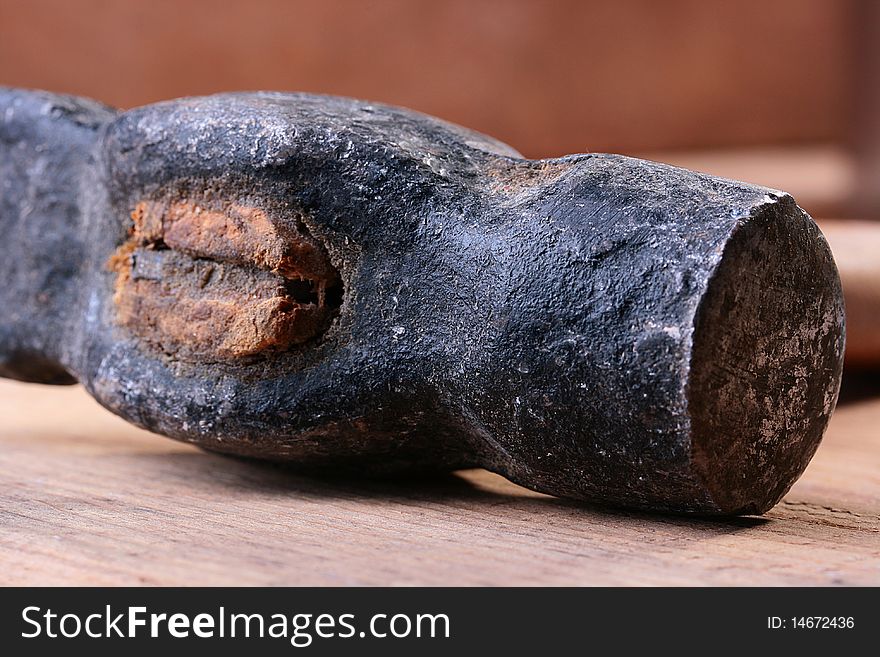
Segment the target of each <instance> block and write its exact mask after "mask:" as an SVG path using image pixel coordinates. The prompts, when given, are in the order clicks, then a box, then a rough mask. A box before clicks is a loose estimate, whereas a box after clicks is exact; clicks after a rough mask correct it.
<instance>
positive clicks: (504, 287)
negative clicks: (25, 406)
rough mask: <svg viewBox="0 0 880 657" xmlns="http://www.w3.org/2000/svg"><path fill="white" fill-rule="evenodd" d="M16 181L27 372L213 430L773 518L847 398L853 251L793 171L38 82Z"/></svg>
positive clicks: (277, 447)
mask: <svg viewBox="0 0 880 657" xmlns="http://www.w3.org/2000/svg"><path fill="white" fill-rule="evenodd" d="M0 184H2V188H0V191H2V193H0V203H2V205H0V208H2V215H0V254H2V259H0V276H2V279H3V280H4V281H6V282H7V284H6V285H5V286H4V287H2V288H0V304H2V305H0V308H2V311H0V374H2V375H4V376H8V377H13V378H19V379H24V380H32V381H40V382H45V383H68V382H72V381H74V380H76V381H79V382H81V383H82V384H83V385H84V386H85V387H86V388H87V389H88V390H89V391H90V392H91V394H92V395H94V396H95V398H96V399H97V400H98V401H99V402H100V403H101V404H103V405H104V406H106V407H107V408H109V409H110V410H111V411H113V412H114V413H117V414H118V415H120V416H122V417H124V418H126V419H127V420H129V421H131V422H133V423H135V424H138V425H139V426H142V427H144V428H147V429H149V430H152V431H155V432H157V433H161V434H164V435H167V436H171V437H173V438H178V439H181V440H185V441H188V442H193V443H196V444H198V445H200V446H202V447H205V448H207V449H211V450H216V451H220V452H225V453H230V454H238V455H245V456H252V457H260V458H266V459H273V460H280V461H290V462H295V463H298V464H301V465H302V466H303V467H307V468H313V469H317V470H321V469H332V470H334V471H341V470H348V471H356V472H363V473H370V474H381V473H386V472H395V471H401V470H420V469H421V470H429V469H453V468H460V467H471V466H482V467H486V468H489V469H490V470H493V471H496V472H499V473H501V474H504V475H506V476H508V477H509V478H511V479H512V480H513V481H516V482H517V483H520V484H522V485H525V486H528V487H530V488H533V489H535V490H539V491H543V492H546V493H551V494H554V495H561V496H566V497H573V498H578V499H584V500H590V501H599V502H604V503H610V504H614V505H622V506H629V507H638V508H646V509H657V510H672V511H682V512H698V513H710V514H712V513H760V512H763V511H764V510H766V509H768V508H770V507H771V506H772V505H773V504H775V503H776V502H777V501H778V500H779V499H780V498H781V496H782V495H783V494H784V493H785V492H786V491H787V490H788V488H789V487H790V486H791V484H792V483H794V481H795V480H796V479H797V477H798V476H799V475H800V473H801V472H802V471H803V469H804V468H805V467H806V465H807V463H808V462H809V459H810V457H811V456H812V454H813V452H814V451H815V449H816V447H817V446H818V444H819V441H820V440H821V436H822V433H823V432H824V429H825V426H826V424H827V422H828V419H829V417H830V415H831V412H832V410H833V407H834V404H835V401H836V397H837V391H838V386H839V382H840V374H841V367H842V356H843V347H844V326H843V303H842V295H841V290H840V283H839V280H838V276H837V271H836V268H835V265H834V262H833V260H832V257H831V254H830V251H829V249H828V246H827V244H826V242H825V240H824V239H823V237H822V236H821V234H820V233H819V231H818V229H817V228H816V226H815V224H814V223H813V222H812V220H811V219H810V218H809V217H808V216H807V215H806V214H805V213H804V212H803V211H802V210H801V209H800V208H798V207H797V205H796V204H795V202H794V201H793V200H792V199H791V197H790V196H788V195H787V194H784V193H782V192H778V191H774V190H770V189H766V188H762V187H756V186H753V185H747V184H744V183H738V182H734V181H729V180H722V179H719V178H715V177H712V176H708V175H704V174H699V173H694V172H691V171H686V170H682V169H677V168H674V167H670V166H666V165H663V164H658V163H654V162H647V161H642V160H636V159H631V158H627V157H622V156H617V155H604V154H586V155H573V156H569V157H564V158H559V159H552V160H537V161H531V160H525V159H523V158H521V157H520V156H519V155H518V154H517V153H516V152H515V151H513V150H512V149H510V148H509V147H507V146H505V145H503V144H500V143H498V142H496V141H494V140H492V139H490V138H488V137H485V136H482V135H479V134H476V133H473V132H470V131H468V130H465V129H463V128H460V127H457V126H453V125H450V124H447V123H444V122H442V121H439V120H437V119H433V118H431V117H427V116H424V115H421V114H417V113H414V112H410V111H407V110H403V109H398V108H393V107H388V106H384V105H378V104H373V103H366V102H360V101H354V100H348V99H341V98H330V97H323V96H309V95H296V94H278V93H250V94H228V95H220V96H212V97H207V98H194V99H183V100H176V101H171V102H166V103H159V104H156V105H151V106H147V107H143V108H139V109H134V110H131V111H128V112H122V113H117V112H114V111H113V110H110V109H107V108H105V107H102V106H99V105H96V104H95V103H92V102H91V101H85V100H81V99H74V98H70V97H63V96H57V95H53V94H47V93H42V92H29V91H19V90H2V91H0ZM145 217H146V218H145Z"/></svg>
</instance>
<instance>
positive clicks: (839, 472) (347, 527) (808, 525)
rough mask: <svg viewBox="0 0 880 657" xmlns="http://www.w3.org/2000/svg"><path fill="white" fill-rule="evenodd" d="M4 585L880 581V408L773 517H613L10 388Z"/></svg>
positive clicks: (496, 484) (838, 419) (831, 441)
mask: <svg viewBox="0 0 880 657" xmlns="http://www.w3.org/2000/svg"><path fill="white" fill-rule="evenodd" d="M0 499H2V501H0V582H2V583H3V584H18V585H35V584H59V585H61V584H63V585H71V584H96V585H101V584H110V585H115V584H164V585H179V584H193V585H195V584H207V585H215V584H217V585H221V584H255V585H264V584H269V585H273V584H289V585H325V584H327V585H358V584H366V585H374V584H375V585H397V584H427V585H471V584H476V585H479V584H510V585H514V584H524V585H532V584H552V585H569V584H572V585H592V584H611V585H616V584H649V585H666V584H668V585H679V584H695V585H703V584H735V585H739V584H759V585H764V584H767V585H775V584H782V585H786V584H875V585H876V584H880V397H874V398H871V397H868V398H863V399H861V400H855V401H850V402H847V403H845V404H843V405H841V406H840V407H839V408H838V410H837V412H836V414H835V416H834V419H833V421H832V424H831V427H830V429H829V431H828V434H827V436H826V438H825V441H824V443H823V444H822V446H821V447H820V449H819V452H818V454H817V455H816V457H815V459H814V461H813V462H812V464H811V465H810V467H809V469H808V470H807V472H806V474H805V475H804V477H803V478H802V479H801V480H800V481H799V482H798V483H797V484H796V485H795V487H794V489H792V491H791V492H790V493H789V495H788V496H787V497H786V498H785V500H784V501H783V502H782V503H781V504H779V505H778V506H777V507H776V508H774V509H773V510H771V511H770V512H769V513H768V514H767V515H766V516H764V517H762V518H738V519H727V520H717V519H716V520H701V519H691V518H683V517H675V516H662V515H649V514H637V513H628V512H621V511H611V510H603V509H598V508H594V507H587V506H583V505H578V504H574V503H570V502H565V501H561V500H557V499H554V498H551V497H547V496H544V495H539V494H536V493H532V492H530V491H527V490H525V489H522V488H519V487H517V486H514V485H513V484H510V483H508V482H506V481H505V480H504V479H502V478H500V477H497V476H495V475H492V474H489V473H486V472H483V471H468V472H463V473H459V474H455V475H448V476H444V477H438V478H435V479H430V480H410V481H394V482H387V481H386V482H375V481H374V482H357V481H351V480H348V481H327V480H317V479H311V478H308V477H304V476H301V475H297V474H293V473H291V472H289V471H287V470H284V469H282V468H278V467H275V466H271V465H265V464H259V463H251V462H243V461H238V460H234V459H230V458H225V457H221V456H217V455H213V454H208V453H205V452H202V451H200V450H198V449H195V448H193V447H190V446H187V445H183V444H180V443H176V442H173V441H171V440H168V439H165V438H161V437H157V436H153V435H150V434H148V433H146V432H143V431H140V430H138V429H134V428H132V427H131V426H129V425H127V424H126V423H124V422H123V421H121V420H119V419H117V418H115V417H113V416H112V415H110V414H109V413H107V412H106V411H104V410H103V409H101V408H99V407H98V405H97V404H96V403H94V402H93V401H92V400H91V399H90V398H89V397H87V395H86V394H85V393H84V392H83V391H82V389H80V388H49V387H39V386H32V385H24V384H18V383H13V382H8V381H0Z"/></svg>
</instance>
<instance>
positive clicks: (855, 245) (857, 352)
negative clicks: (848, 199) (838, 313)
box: [818, 220, 880, 368]
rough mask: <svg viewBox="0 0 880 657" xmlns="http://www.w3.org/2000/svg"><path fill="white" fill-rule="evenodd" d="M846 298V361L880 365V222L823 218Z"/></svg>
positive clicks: (870, 365)
mask: <svg viewBox="0 0 880 657" xmlns="http://www.w3.org/2000/svg"><path fill="white" fill-rule="evenodd" d="M818 223H819V227H820V228H821V229H822V232H823V233H824V234H825V237H826V238H827V239H828V243H829V244H830V245H831V251H832V252H833V253H834V259H835V260H836V261H837V267H838V269H839V270H840V279H841V281H842V283H843V294H844V297H845V299H846V364H847V366H848V367H859V368H867V367H880V222H874V221H855V220H822V221H819V222H818Z"/></svg>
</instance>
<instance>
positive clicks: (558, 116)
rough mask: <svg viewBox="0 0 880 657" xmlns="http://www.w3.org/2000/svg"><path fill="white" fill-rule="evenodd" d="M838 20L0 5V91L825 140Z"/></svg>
mask: <svg viewBox="0 0 880 657" xmlns="http://www.w3.org/2000/svg"><path fill="white" fill-rule="evenodd" d="M850 8H851V7H850V3H849V2H833V1H831V0H827V1H826V0H777V1H773V2H769V1H762V0H742V1H738V2H726V1H722V0H666V1H663V2H661V1H655V0H631V1H624V2H578V1H576V0H555V1H548V0H542V1H538V0H535V1H533V2H516V1H507V2H502V1H497V2H494V1H482V2H480V1H478V0H447V1H446V2H438V1H431V0H427V1H414V0H389V1H386V0H377V1H374V2H367V1H362V2H357V1H354V0H352V1H349V2H346V1H342V0H324V1H323V2H308V3H307V2H294V1H285V0H238V1H228V2H211V1H208V0H149V1H134V0H119V1H117V2H103V1H101V0H77V1H68V0H54V1H53V0H30V1H24V0H22V1H21V2H16V1H15V0H0V84H7V85H16V86H29V87H42V88H47V89H52V90H56V91H66V92H71V93H77V94H83V95H89V96H94V97H97V98H100V99H102V100H104V101H106V102H109V103H112V104H116V105H120V106H124V107H127V106H132V105H138V104H143V103H149V102H153V101H156V100H160V99H164V98H169V97H174V96H182V95H193V94H206V93H212V92H216V91H221V90H227V89H282V90H306V91H313V92H324V93H335V94H343V95H351V96H359V97H365V98H369V99H373V100H382V101H386V102H390V103H396V104H400V105H405V106H409V107H413V108H416V109H420V110H423V111H425V112H429V113H432V114H437V115H440V116H442V117H445V118H447V119H450V120H452V121H456V122H458V123H462V124H465V125H468V126H471V127H474V128H477V129H480V130H483V131H485V132H489V133H491V134H493V135H495V136H498V137H500V138H501V139H503V140H505V141H508V142H509V143H511V144H513V145H514V146H516V147H518V148H520V149H521V150H522V151H524V152H525V153H526V154H528V155H532V156H537V155H551V154H561V153H564V152H570V151H583V150H622V151H628V150H639V149H655V148H669V147H683V146H693V145H728V144H736V143H755V142H764V141H793V140H816V139H825V138H839V137H841V136H842V135H843V133H844V131H845V127H846V123H847V118H846V117H847V111H848V110H847V107H848V102H849V99H848V96H847V93H848V92H847V90H848V89H849V88H850V82H849V74H848V70H849V59H848V58H849V54H848V53H849V50H850V44H849V40H848V36H847V35H848V30H849V28H850V26H849V25H848V22H849V20H850V19H849V15H850Z"/></svg>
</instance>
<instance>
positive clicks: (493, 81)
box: [0, 0, 880, 365]
mask: <svg viewBox="0 0 880 657" xmlns="http://www.w3.org/2000/svg"><path fill="white" fill-rule="evenodd" d="M878 44H880V1H873V0H837V1H833V0H764V1H761V0H740V1H738V2H726V1H724V0H665V1H664V2H657V1H655V0H622V1H616V2H600V1H587V0H584V1H577V0H532V1H526V0H520V1H517V0H508V1H501V0H482V1H478V0H446V1H445V2H437V1H436V0H435V1H429V0H363V1H359V2H358V1H355V0H324V1H323V2H305V1H299V0H227V1H222V0H215V1H209V0H151V1H138V0H117V1H115V2H111V1H109V0H76V1H65V0H21V1H16V0H0V84H4V85H10V86H21V87H38V88H44V89H49V90H52V91H56V92H68V93H72V94H78V95H85V96H91V97H94V98H97V99H100V100H103V101H104V102H107V103H109V104H112V105H116V106H120V107H123V108H128V107H132V106H136V105H141V104H145V103H151V102H154V101H157V100H162V99H167V98H172V97H177V96H186V95H199V94H209V93H214V92H218V91H226V90H242V89H273V90H297V91H309V92H318V93H329V94H340V95H346V96H355V97H362V98H367V99H371V100H376V101H383V102H387V103H393V104H398V105H403V106H406V107H410V108H414V109H417V110H421V111H423V112H427V113H429V114H434V115H437V116H440V117H443V118H445V119H447V120H450V121H453V122H456V123H460V124H463V125H466V126H468V127H471V128H475V129H477V130H480V131H483V132H486V133H489V134H491V135H493V136H495V137H498V138H500V139H502V140H503V141H506V142H508V143H509V144H511V145H512V146H514V147H515V148H518V149H519V150H520V151H522V152H523V153H524V154H525V155H526V156H528V157H550V156H557V155H562V154H565V153H571V152H583V151H614V152H623V153H627V154H632V155H640V156H646V157H650V158H652V159H661V160H665V161H669V162H672V163H678V164H682V165H684V166H688V167H690V168H695V169H700V170H704V171H709V172H711V173H717V174H720V175H725V176H728V177H734V178H739V179H744V180H748V181H752V182H757V183H762V184H765V185H768V186H772V187H778V188H782V189H785V190H787V191H790V192H792V193H793V194H794V195H795V197H796V198H797V199H798V201H799V202H800V204H801V205H802V206H804V207H805V208H806V209H807V210H808V211H810V212H811V213H812V214H813V215H814V216H815V217H817V218H818V219H819V220H820V222H821V223H822V226H823V230H825V232H826V234H827V235H828V236H829V239H830V241H831V243H832V247H833V248H834V250H835V255H836V257H837V260H838V263H839V265H840V268H841V271H842V273H843V277H844V283H845V287H846V288H847V301H848V305H849V307H850V308H849V310H850V322H849V323H850V326H849V337H850V340H849V354H850V361H851V364H852V363H855V364H859V363H861V364H869V365H870V364H872V363H876V364H880V328H878V325H880V301H878V299H880V264H878V261H880V255H878V254H880V224H875V223H869V222H856V223H853V222H839V221H838V222H831V221H827V220H828V219H838V218H842V217H849V218H857V219H873V218H875V217H877V216H880V45H878Z"/></svg>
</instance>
